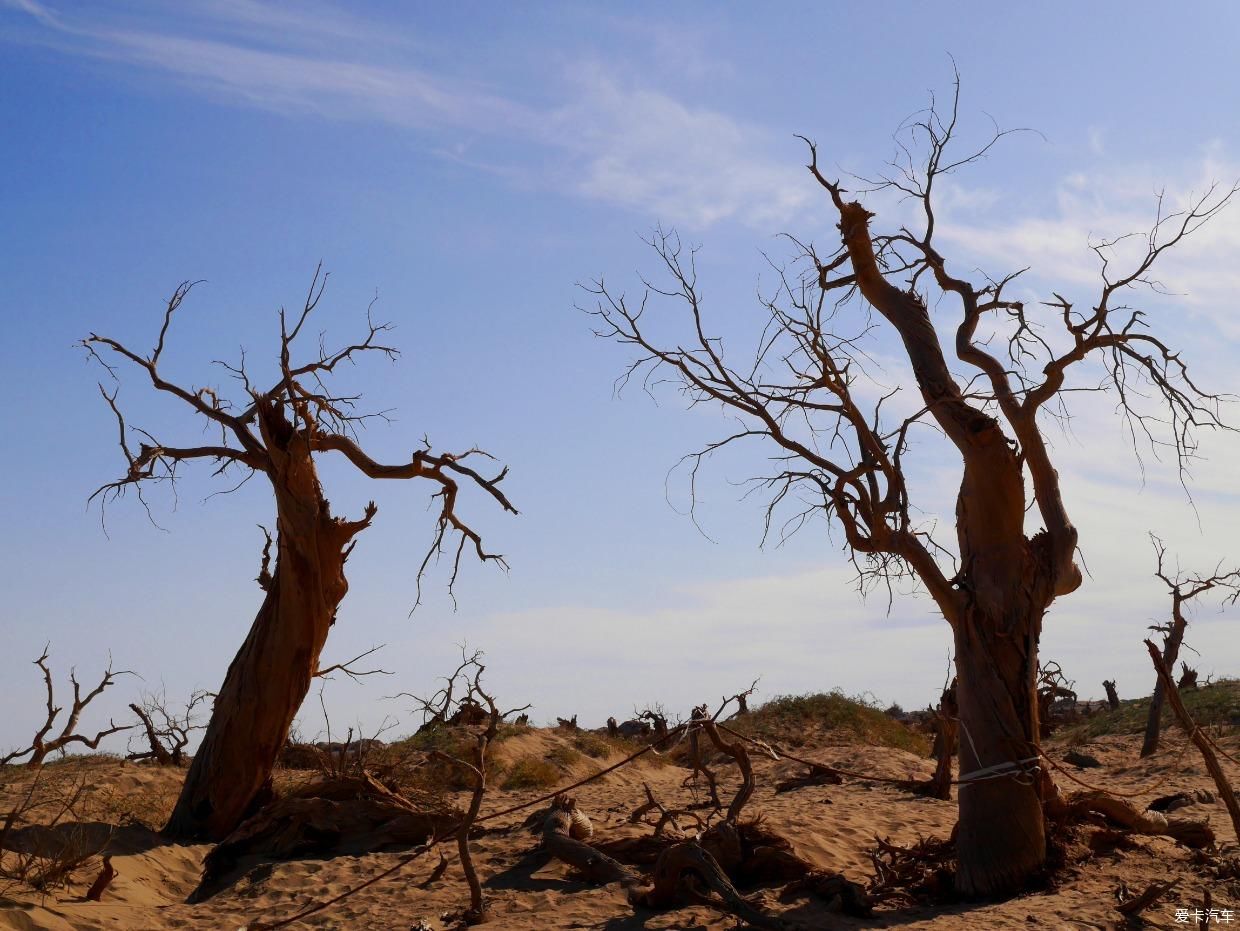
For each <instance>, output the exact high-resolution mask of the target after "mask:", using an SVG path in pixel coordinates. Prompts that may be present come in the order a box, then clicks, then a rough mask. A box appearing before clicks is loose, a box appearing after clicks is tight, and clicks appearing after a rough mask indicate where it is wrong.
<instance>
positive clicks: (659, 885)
mask: <svg viewBox="0 0 1240 931" xmlns="http://www.w3.org/2000/svg"><path fill="white" fill-rule="evenodd" d="M653 880H654V885H653V887H651V888H650V889H648V890H645V891H644V892H635V893H632V894H630V896H629V898H630V901H632V903H633V904H634V905H635V906H641V907H644V908H652V909H658V910H663V909H668V908H674V907H675V906H677V905H679V904H681V903H682V902H684V901H688V902H692V903H696V904H699V905H708V906H710V907H712V908H716V909H718V910H719V911H721V912H725V913H727V914H729V915H735V916H736V917H737V918H740V919H741V920H742V921H745V922H748V923H749V924H751V925H753V926H754V927H757V928H772V929H778V931H784V929H786V928H787V927H788V925H787V924H786V923H785V922H783V921H782V920H780V919H779V918H776V917H774V916H773V915H768V914H767V913H766V912H764V911H762V910H761V909H759V908H758V907H757V906H755V905H753V904H752V903H751V902H749V901H748V900H747V899H746V898H744V896H742V895H741V894H740V893H739V892H737V891H736V887H735V886H733V885H732V882H731V880H729V879H728V876H727V874H726V873H725V872H724V871H723V869H722V868H721V867H720V866H719V863H718V862H717V861H716V860H715V858H714V857H713V856H711V854H710V852H709V851H708V850H706V849H705V847H704V846H703V845H702V844H699V843H698V842H697V841H685V842H684V843H681V844H675V845H674V846H671V847H669V848H667V850H665V851H664V852H663V854H662V855H661V856H660V857H659V860H658V862H657V863H655V865H654V876H653ZM712 893H713V895H712Z"/></svg>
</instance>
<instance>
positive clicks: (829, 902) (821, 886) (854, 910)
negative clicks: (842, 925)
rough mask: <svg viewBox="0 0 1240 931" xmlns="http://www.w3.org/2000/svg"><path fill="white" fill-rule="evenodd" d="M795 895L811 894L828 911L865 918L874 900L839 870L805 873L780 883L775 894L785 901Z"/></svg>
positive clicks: (872, 909) (870, 911)
mask: <svg viewBox="0 0 1240 931" xmlns="http://www.w3.org/2000/svg"><path fill="white" fill-rule="evenodd" d="M797 895H812V896H813V897H814V898H816V899H820V900H822V901H823V902H825V903H826V906H827V910H828V911H831V912H840V913H842V914H844V915H849V916H851V917H853V918H869V917H870V916H871V915H873V914H874V903H873V900H872V899H871V898H870V895H869V893H867V892H866V891H865V889H864V888H862V887H861V886H859V885H858V884H857V883H855V882H853V881H852V880H851V879H847V878H845V877H844V875H843V874H842V873H823V872H815V873H807V874H806V875H805V877H804V878H802V879H797V880H794V881H793V882H790V883H788V885H786V886H784V891H783V892H781V893H780V895H779V897H780V899H782V900H787V899H791V898H793V897H795V896H797Z"/></svg>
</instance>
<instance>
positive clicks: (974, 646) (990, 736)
mask: <svg viewBox="0 0 1240 931" xmlns="http://www.w3.org/2000/svg"><path fill="white" fill-rule="evenodd" d="M1040 626H1041V612H1038V615H1037V616H1036V617H1028V616H1026V617H1019V616H1018V617H1014V618H1011V623H1010V625H1002V626H1001V625H998V624H995V623H994V622H993V621H988V620H983V619H980V618H977V617H976V616H971V615H969V614H966V616H965V617H964V618H962V623H960V624H959V625H958V627H957V631H956V668H957V670H958V673H959V677H958V679H957V684H956V690H957V695H956V697H957V702H958V703H959V706H960V726H961V734H960V776H959V777H958V778H959V779H960V780H962V781H961V784H960V789H959V805H960V820H959V823H958V826H957V834H956V849H957V856H958V858H959V864H960V866H959V871H958V873H957V876H956V884H957V888H958V889H960V891H961V892H962V893H964V894H965V895H967V896H969V897H972V898H985V897H991V896H998V895H1004V894H1008V893H1011V892H1015V891H1018V890H1019V889H1021V888H1022V887H1023V886H1024V885H1025V883H1026V881H1027V880H1028V879H1029V877H1030V876H1031V875H1032V874H1033V873H1034V872H1036V871H1037V870H1038V869H1039V868H1040V867H1041V866H1042V864H1043V863H1044V862H1045V860H1046V836H1045V831H1044V826H1043V814H1042V803H1041V799H1040V797H1039V794H1038V790H1037V788H1036V785H1035V784H1033V781H1032V780H1031V779H1030V777H1029V773H1028V771H1029V767H1028V766H1009V767H1007V768H1006V770H1005V771H1003V772H1001V773H1000V774H997V775H996V776H995V778H981V779H974V780H971V779H970V776H971V775H972V774H975V773H977V774H982V775H984V774H986V772H987V771H988V770H990V768H991V767H1001V766H1003V764H1012V763H1014V762H1016V761H1019V760H1023V759H1026V758H1028V757H1030V756H1031V755H1034V753H1035V751H1033V750H1032V749H1031V748H1032V747H1033V746H1034V745H1035V744H1036V738H1037V732H1038V711H1037V701H1036V699H1035V696H1034V690H1033V677H1032V672H1033V670H1036V668H1037V657H1036V654H1034V655H1030V651H1029V650H1028V649H1027V645H1028V644H1032V643H1035V642H1036V639H1035V638H1036V631H1037V629H1038V628H1039V627H1040ZM1003 627H1008V630H1009V632H1008V633H1006V634H1004V633H1001V632H1000V631H1001V630H1002V629H1003ZM992 772H993V771H992Z"/></svg>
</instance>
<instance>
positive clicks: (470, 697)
mask: <svg viewBox="0 0 1240 931" xmlns="http://www.w3.org/2000/svg"><path fill="white" fill-rule="evenodd" d="M463 660H464V661H463V662H462V663H461V665H460V666H459V667H458V668H457V671H456V672H455V673H453V675H452V678H451V679H450V680H449V681H448V685H447V686H446V687H445V689H442V690H440V692H439V693H437V695H439V698H438V699H436V698H434V697H432V698H431V699H430V700H421V699H418V701H421V703H422V707H423V711H424V712H427V713H429V714H430V715H431V716H432V717H437V718H438V719H439V720H444V719H445V717H446V718H448V719H450V718H451V717H452V716H453V715H454V714H459V712H460V711H461V710H462V709H464V708H478V709H485V719H484V720H483V721H476V720H473V718H474V715H473V714H472V713H471V714H470V718H471V720H470V721H468V722H467V723H465V724H464V726H470V725H475V724H477V725H480V727H479V730H478V733H477V734H476V735H475V741H474V752H473V757H472V759H469V760H465V759H461V758H460V757H455V756H451V755H449V754H447V753H444V752H443V751H442V750H432V751H431V752H430V754H429V756H430V758H431V759H435V760H440V761H442V762H445V763H448V764H450V765H452V766H457V767H460V768H461V769H464V770H465V771H466V772H467V773H468V774H469V775H470V776H471V777H472V779H473V791H472V793H471V794H470V800H469V808H468V809H466V811H465V816H464V817H463V818H462V819H461V823H460V825H459V827H458V828H457V831H456V848H457V852H458V854H459V855H460V858H461V869H462V870H463V871H464V873H465V882H466V883H467V884H468V885H469V908H468V909H466V911H465V922H466V924H471V925H477V924H482V923H483V922H485V921H486V920H487V906H486V900H485V899H484V898H483V895H482V882H481V881H480V880H479V879H478V870H477V868H476V867H475V866H474V860H473V856H472V855H471V853H470V849H469V832H470V831H471V830H472V829H473V826H474V821H476V820H477V818H478V812H479V811H480V810H481V809H482V800H483V798H484V797H485V795H486V790H487V749H488V747H490V745H491V744H492V742H494V740H495V735H496V734H497V733H498V732H499V725H500V723H501V722H502V721H503V720H504V719H505V718H506V717H508V715H511V714H517V713H518V712H522V711H525V710H526V708H529V705H526V706H524V707H522V708H514V709H513V710H512V711H506V712H501V711H500V710H499V707H498V706H497V705H496V704H495V699H494V697H493V696H492V695H490V694H489V693H488V692H486V691H485V690H484V689H483V687H482V674H483V673H484V672H485V671H486V666H484V665H483V664H482V654H481V653H479V652H475V653H474V654H473V655H472V656H464V657H463ZM458 681H459V682H460V683H461V687H462V688H463V689H464V692H465V693H464V694H463V695H461V696H460V698H459V699H458V700H457V707H456V708H455V709H453V708H452V706H451V704H450V702H451V695H452V691H453V687H454V686H455V685H456V684H457V682H458ZM445 694H446V695H447V696H448V701H449V704H447V705H445V704H443V696H444V695H445Z"/></svg>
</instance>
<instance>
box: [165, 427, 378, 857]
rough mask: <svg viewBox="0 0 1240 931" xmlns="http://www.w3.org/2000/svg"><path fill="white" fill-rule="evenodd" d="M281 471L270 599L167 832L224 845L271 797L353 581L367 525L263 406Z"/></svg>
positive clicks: (222, 696) (277, 472)
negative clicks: (349, 512)
mask: <svg viewBox="0 0 1240 931" xmlns="http://www.w3.org/2000/svg"><path fill="white" fill-rule="evenodd" d="M260 410H261V418H260V420H261V426H262V429H263V433H264V438H265V439H266V440H267V445H268V449H269V450H270V451H271V454H272V459H273V461H274V464H275V469H274V470H273V472H272V475H271V481H272V484H273V486H274V487H275V492H276V509H277V515H278V531H279V536H278V542H277V556H276V569H275V572H274V574H273V575H272V576H271V577H270V578H269V579H268V578H265V572H264V573H263V575H260V584H262V585H264V587H265V588H266V589H267V596H266V598H265V599H264V601H263V604H262V607H260V608H259V610H258V615H257V616H256V617H255V618H254V623H253V625H252V626H251V627H250V633H249V635H248V636H247V637H246V639H245V642H244V643H243V644H242V646H241V649H240V650H239V651H238V652H237V655H236V657H235V658H234V659H233V661H232V664H231V665H230V666H229V667H228V673H227V675H226V676H225V677H224V684H223V685H222V686H221V687H220V690H219V694H218V696H217V698H216V699H215V708H214V711H213V712H212V715H211V723H210V724H209V725H208V726H207V731H206V735H205V736H204V737H203V741H202V745H201V746H200V747H199V748H198V752H197V753H195V754H194V759H193V763H192V764H191V766H190V769H189V773H188V775H187V776H186V778H185V785H184V787H183V788H182V790H181V795H180V798H179V799H178V800H177V804H176V807H175V809H174V810H173V812H172V816H171V817H170V818H169V820H168V824H167V825H166V826H165V828H164V832H165V833H166V834H168V835H170V836H172V837H177V838H183V839H194V840H212V841H218V840H221V839H223V838H224V837H226V836H227V835H228V834H229V833H230V832H231V831H232V830H233V829H234V828H235V827H237V825H238V824H240V823H241V821H242V820H244V819H245V818H246V817H247V816H248V815H249V814H251V813H252V811H253V810H254V809H256V808H257V807H258V806H259V805H260V804H261V803H262V801H263V800H264V798H265V796H266V795H267V794H268V793H269V792H270V778H271V771H272V769H273V768H274V766H275V762H276V757H277V756H278V755H279V753H280V749H281V748H282V747H283V746H284V743H285V741H286V739H287V738H288V730H289V727H290V725H291V724H292V722H293V718H294V716H295V715H296V714H297V711H298V709H299V708H300V707H301V704H302V702H303V701H304V700H305V697H306V693H307V692H308V691H309V688H310V680H311V679H312V677H313V675H314V672H315V669H316V668H317V667H318V661H319V654H320V652H321V651H322V649H323V645H324V643H325V642H326V640H327V634H328V631H329V630H330V628H331V626H332V624H333V623H334V622H335V618H336V609H337V607H338V606H339V604H340V602H341V600H342V599H343V598H344V596H345V593H346V592H347V591H348V583H347V582H346V581H345V577H344V562H345V559H346V558H347V556H348V553H347V550H345V548H344V547H345V544H346V543H347V542H348V541H349V539H350V538H351V537H352V536H353V535H354V534H355V533H357V532H358V531H359V530H361V529H362V528H363V527H365V526H366V524H367V523H368V521H369V517H370V516H371V515H372V514H373V510H368V511H367V518H366V519H365V520H363V521H355V522H346V521H342V520H339V519H337V518H333V517H332V516H331V513H330V510H329V507H328V503H327V501H326V499H324V497H323V493H322V489H321V488H320V486H319V481H318V476H317V474H316V470H315V466H314V461H313V459H312V458H311V457H310V449H309V446H308V444H307V443H306V442H305V438H304V436H303V435H302V434H300V433H298V432H296V431H294V430H293V428H292V426H291V425H290V424H289V423H288V421H287V420H286V419H285V418H284V416H283V413H282V412H281V410H280V409H279V408H278V407H277V406H275V405H272V404H262V405H260Z"/></svg>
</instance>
